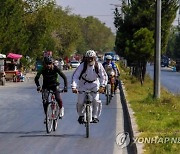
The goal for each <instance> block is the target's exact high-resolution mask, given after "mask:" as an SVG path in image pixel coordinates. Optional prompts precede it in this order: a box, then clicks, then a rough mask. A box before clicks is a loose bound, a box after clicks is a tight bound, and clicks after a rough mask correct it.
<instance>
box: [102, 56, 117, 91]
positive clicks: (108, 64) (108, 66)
mask: <svg viewBox="0 0 180 154" xmlns="http://www.w3.org/2000/svg"><path fill="white" fill-rule="evenodd" d="M105 58H106V61H105V62H104V63H103V64H102V65H103V67H104V69H105V70H106V73H107V75H108V78H110V76H111V73H112V72H113V74H114V76H115V77H116V82H115V90H116V89H117V86H118V76H119V71H118V69H117V67H116V64H115V63H114V62H112V56H111V55H107V56H106V57H105Z"/></svg>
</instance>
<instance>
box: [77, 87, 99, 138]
mask: <svg viewBox="0 0 180 154" xmlns="http://www.w3.org/2000/svg"><path fill="white" fill-rule="evenodd" d="M79 93H85V94H86V96H85V100H84V104H83V109H82V113H84V124H85V127H86V138H89V132H90V123H92V122H93V120H92V111H93V109H92V102H93V96H92V93H95V94H96V93H97V91H96V92H95V91H90V90H86V91H79ZM101 109H102V104H101V103H99V115H98V116H100V114H101Z"/></svg>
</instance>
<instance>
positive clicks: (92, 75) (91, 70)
mask: <svg viewBox="0 0 180 154" xmlns="http://www.w3.org/2000/svg"><path fill="white" fill-rule="evenodd" d="M83 68H84V63H81V64H80V65H79V67H77V69H76V70H75V72H74V73H73V76H72V84H71V86H72V88H77V89H78V90H87V89H92V88H96V89H97V90H98V88H99V86H105V85H106V84H107V81H108V76H107V74H106V71H105V70H104V67H103V66H102V64H101V63H98V70H99V73H98V74H97V73H96V71H95V65H92V66H89V65H87V70H86V72H85V73H84V74H83V75H82V77H81V79H80V80H79V76H80V74H81V72H82V70H83ZM82 78H85V79H86V80H88V81H93V82H92V83H88V82H86V81H85V80H83V79H82Z"/></svg>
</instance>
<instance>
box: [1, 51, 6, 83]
mask: <svg viewBox="0 0 180 154" xmlns="http://www.w3.org/2000/svg"><path fill="white" fill-rule="evenodd" d="M5 59H6V55H4V54H0V85H2V86H4V85H5V81H6V80H5V71H4V60H5Z"/></svg>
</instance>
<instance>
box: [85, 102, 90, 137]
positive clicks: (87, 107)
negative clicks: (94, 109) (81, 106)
mask: <svg viewBox="0 0 180 154" xmlns="http://www.w3.org/2000/svg"><path fill="white" fill-rule="evenodd" d="M85 126H86V138H89V129H90V128H89V126H90V106H89V105H87V106H86V123H85Z"/></svg>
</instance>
